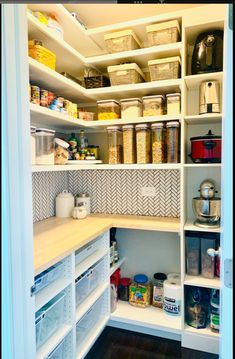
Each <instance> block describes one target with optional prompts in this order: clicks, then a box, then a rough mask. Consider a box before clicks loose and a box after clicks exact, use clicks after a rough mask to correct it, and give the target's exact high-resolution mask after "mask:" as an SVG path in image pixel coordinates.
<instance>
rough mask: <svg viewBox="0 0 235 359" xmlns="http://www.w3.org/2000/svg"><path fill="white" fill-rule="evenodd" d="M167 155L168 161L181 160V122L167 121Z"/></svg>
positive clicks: (175, 161) (176, 161)
mask: <svg viewBox="0 0 235 359" xmlns="http://www.w3.org/2000/svg"><path fill="white" fill-rule="evenodd" d="M166 157H167V163H178V162H179V122H177V121H171V122H167V123H166Z"/></svg>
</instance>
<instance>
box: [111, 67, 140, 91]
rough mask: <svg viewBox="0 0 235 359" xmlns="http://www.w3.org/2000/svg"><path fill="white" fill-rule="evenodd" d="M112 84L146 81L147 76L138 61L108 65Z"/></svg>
mask: <svg viewBox="0 0 235 359" xmlns="http://www.w3.org/2000/svg"><path fill="white" fill-rule="evenodd" d="M108 73H109V78H110V81H111V86H116V85H129V84H136V83H139V82H144V81H145V76H144V74H143V72H142V71H141V69H140V68H139V66H138V65H137V64H136V63H130V64H124V65H115V66H108Z"/></svg>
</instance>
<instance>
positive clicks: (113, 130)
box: [107, 126, 122, 164]
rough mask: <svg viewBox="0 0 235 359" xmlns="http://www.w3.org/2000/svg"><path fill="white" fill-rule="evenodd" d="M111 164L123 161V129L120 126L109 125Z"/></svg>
mask: <svg viewBox="0 0 235 359" xmlns="http://www.w3.org/2000/svg"><path fill="white" fill-rule="evenodd" d="M107 132H108V149H109V164H120V163H122V131H121V128H120V127H119V126H109V127H107Z"/></svg>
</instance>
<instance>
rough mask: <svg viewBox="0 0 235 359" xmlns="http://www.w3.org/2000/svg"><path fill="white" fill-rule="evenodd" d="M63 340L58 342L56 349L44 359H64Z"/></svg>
mask: <svg viewBox="0 0 235 359" xmlns="http://www.w3.org/2000/svg"><path fill="white" fill-rule="evenodd" d="M64 345H65V339H63V340H62V342H60V343H59V344H58V345H57V347H55V349H54V350H53V351H52V352H51V353H50V354H49V355H48V356H47V358H46V359H64Z"/></svg>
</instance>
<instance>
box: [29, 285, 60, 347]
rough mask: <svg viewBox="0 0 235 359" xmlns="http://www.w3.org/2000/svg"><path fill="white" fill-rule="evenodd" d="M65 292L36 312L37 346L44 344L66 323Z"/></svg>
mask: <svg viewBox="0 0 235 359" xmlns="http://www.w3.org/2000/svg"><path fill="white" fill-rule="evenodd" d="M64 305H65V294H64V293H63V292H62V293H59V294H58V295H57V296H56V297H54V298H53V299H52V300H51V301H49V302H48V303H47V304H46V305H44V306H43V307H42V308H41V309H39V310H38V311H37V312H36V314H35V317H36V319H35V327H36V347H37V349H38V348H39V347H40V346H41V345H42V344H44V343H45V342H46V341H47V339H49V338H50V337H51V336H52V335H53V334H54V333H55V332H56V331H57V330H58V329H59V328H60V327H61V326H62V324H63V323H64Z"/></svg>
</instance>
